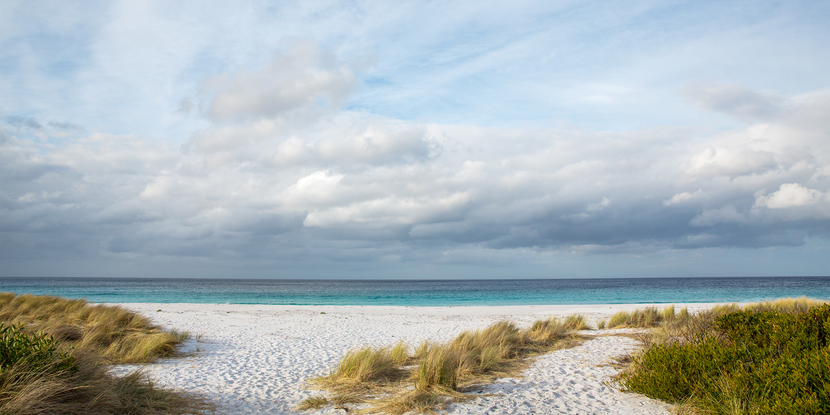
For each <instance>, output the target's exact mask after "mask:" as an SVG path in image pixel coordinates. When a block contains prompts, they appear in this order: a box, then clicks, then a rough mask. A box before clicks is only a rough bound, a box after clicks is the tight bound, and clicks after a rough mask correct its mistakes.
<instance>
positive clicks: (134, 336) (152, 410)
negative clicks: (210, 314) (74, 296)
mask: <svg viewBox="0 0 830 415" xmlns="http://www.w3.org/2000/svg"><path fill="white" fill-rule="evenodd" d="M108 330H109V332H108ZM183 338H184V336H183V335H182V334H179V333H165V332H163V331H162V330H160V329H159V328H157V327H155V326H152V325H151V324H150V322H149V320H146V319H144V318H143V317H141V316H139V315H137V314H134V313H131V312H129V311H126V310H123V309H121V308H118V307H104V306H91V305H89V304H86V303H85V302H84V301H82V300H66V299H61V298H58V297H48V296H33V295H22V296H16V295H14V294H7V293H4V294H0V413H2V414H89V413H95V414H125V413H129V414H183V413H202V412H205V411H209V410H211V409H212V408H213V406H212V405H210V404H209V403H207V401H206V400H205V399H204V398H202V397H200V396H196V395H193V394H186V393H181V392H174V391H169V390H165V389H161V388H157V387H155V386H154V385H153V384H152V382H150V381H149V379H148V378H147V377H146V376H144V375H143V374H142V373H141V372H133V373H131V374H129V375H127V376H122V377H117V376H113V375H111V374H110V373H109V366H110V364H111V363H112V362H113V361H118V362H124V361H141V362H146V361H148V360H150V359H152V358H153V357H158V356H164V355H169V354H170V353H171V352H172V351H173V350H174V349H175V347H176V345H178V344H179V343H180V342H181V341H182V340H183Z"/></svg>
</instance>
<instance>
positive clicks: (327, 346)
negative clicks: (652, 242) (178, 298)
mask: <svg viewBox="0 0 830 415" xmlns="http://www.w3.org/2000/svg"><path fill="white" fill-rule="evenodd" d="M123 306H125V307H127V308H128V309H130V310H134V311H138V312H141V313H143V314H144V315H146V316H148V317H150V318H152V319H153V320H154V321H155V322H157V323H158V324H161V325H163V326H164V327H168V328H177V329H179V330H186V331H189V332H190V333H192V334H193V335H194V337H196V338H194V339H192V340H190V341H188V342H187V344H186V345H185V347H184V349H183V351H184V352H185V353H188V354H189V356H187V357H184V358H174V359H167V360H164V361H161V362H159V363H155V364H150V365H144V366H141V368H142V369H144V370H145V371H146V372H147V373H148V374H150V375H151V377H152V378H153V379H154V380H155V381H156V382H157V383H158V384H160V385H163V386H168V387H173V388H179V389H182V390H186V391H193V392H199V393H202V394H205V395H207V396H209V397H210V398H211V399H212V400H213V401H214V402H215V403H216V404H217V405H218V407H219V410H218V412H219V413H227V414H237V413H270V414H288V413H295V411H293V410H292V408H293V407H294V405H296V404H297V403H298V402H299V401H300V400H302V399H304V398H306V397H308V396H311V395H315V394H319V392H318V391H315V390H313V389H310V388H309V387H308V385H307V384H306V383H305V381H306V380H307V379H309V378H310V377H313V376H316V375H319V374H323V373H327V372H328V370H329V369H330V368H331V367H332V366H333V365H334V364H335V363H336V362H337V361H338V360H339V358H340V357H341V356H342V355H343V354H344V353H345V352H346V351H348V350H349V349H351V348H354V347H358V346H364V345H375V346H385V345H391V344H393V343H395V342H397V341H398V340H401V339H403V340H404V341H406V342H409V343H412V344H417V343H420V342H421V341H423V340H425V339H430V340H448V339H450V338H453V337H454V336H456V335H457V334H458V333H460V332H462V331H465V330H471V329H478V328H483V327H485V326H487V325H489V324H491V323H493V322H496V321H499V320H504V319H508V320H511V321H514V322H516V323H517V324H519V325H529V324H530V323H532V322H533V321H535V320H538V319H540V318H543V317H548V316H565V315H567V314H571V313H581V314H583V315H584V316H586V317H587V318H588V320H589V321H591V322H593V321H595V320H597V319H600V318H606V317H608V316H610V315H611V314H612V313H614V312H616V311H619V310H622V309H634V308H638V307H640V308H641V307H643V306H642V305H591V306H586V305H579V306H509V307H385V306H364V307H361V306H276V305H222V304H123ZM690 306H691V307H690V309H699V308H707V307H710V306H711V305H709V304H694V305H690ZM612 332H614V331H612V330H603V331H593V332H592V334H598V333H612ZM636 347H637V345H636V342H635V341H633V340H631V339H630V338H627V337H619V336H610V337H608V336H600V337H596V338H593V339H592V340H589V341H587V342H586V343H584V344H583V345H581V346H579V347H576V348H573V349H568V350H560V351H556V352H553V353H550V354H548V355H544V356H540V357H537V358H535V360H534V362H533V364H532V366H531V367H530V368H529V369H528V370H527V371H526V372H525V373H524V376H523V377H522V378H508V379H502V380H500V381H498V382H496V383H494V384H491V385H488V386H485V387H482V389H481V393H482V394H484V395H486V396H482V397H479V398H477V399H475V400H472V401H470V402H466V403H463V404H456V405H453V406H451V407H449V408H448V410H447V412H448V413H451V414H467V413H487V414H496V413H504V414H667V413H668V406H666V405H664V404H662V403H660V402H658V401H654V400H651V399H649V398H646V397H644V396H642V395H636V394H630V393H623V392H620V391H619V390H617V389H616V388H615V387H614V386H613V385H610V384H609V383H608V381H609V379H610V376H611V375H612V374H614V373H615V370H614V369H613V368H612V367H609V366H607V365H605V363H607V362H608V361H610V360H611V359H612V358H613V357H615V356H619V355H622V354H625V353H627V352H629V351H631V350H634V349H635V348H636ZM135 368H136V366H121V367H117V368H115V369H114V370H115V371H116V372H117V373H125V372H127V371H130V370H134V369H135ZM312 413H320V414H322V413H343V411H342V410H341V411H338V410H335V409H324V410H321V411H317V412H312Z"/></svg>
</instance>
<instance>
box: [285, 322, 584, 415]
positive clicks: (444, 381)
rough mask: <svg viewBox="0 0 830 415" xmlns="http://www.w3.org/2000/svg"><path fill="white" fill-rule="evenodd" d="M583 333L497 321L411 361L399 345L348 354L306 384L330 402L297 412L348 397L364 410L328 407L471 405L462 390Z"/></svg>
mask: <svg viewBox="0 0 830 415" xmlns="http://www.w3.org/2000/svg"><path fill="white" fill-rule="evenodd" d="M585 327H587V325H586V324H585V320H584V318H582V316H576V315H575V316H570V317H569V318H568V319H566V321H565V322H562V321H560V320H558V319H553V318H551V319H547V320H539V321H537V322H535V323H534V324H533V325H532V326H531V327H530V328H528V329H525V330H520V329H519V328H517V327H516V326H515V325H514V324H513V323H511V322H507V321H502V322H498V323H495V324H493V325H491V326H489V327H487V328H485V329H482V330H475V331H466V332H463V333H461V334H459V335H458V336H457V337H456V338H455V339H454V340H452V341H449V342H445V343H430V342H426V341H425V342H423V343H421V344H420V345H419V346H418V347H416V348H415V350H414V352H415V353H414V355H412V356H409V355H408V351H409V347H408V346H407V345H405V344H403V343H398V344H396V345H395V346H393V347H392V348H391V349H390V348H379V349H373V348H368V347H367V348H362V349H358V350H353V351H350V352H349V353H347V354H346V355H345V356H344V357H343V358H342V359H341V360H340V362H339V363H338V365H337V367H336V368H335V369H334V370H332V372H331V373H330V374H329V375H328V376H324V377H320V378H316V379H313V380H312V382H314V383H316V384H317V385H319V386H320V387H322V388H323V389H325V390H327V391H329V392H330V393H331V394H333V395H334V397H333V398H329V399H326V403H323V401H322V400H321V399H318V398H316V397H315V398H309V399H307V400H306V401H303V402H301V404H300V405H298V407H297V409H299V410H303V409H312V408H317V407H319V406H317V405H322V406H325V405H331V404H333V401H334V400H335V399H337V398H338V397H343V396H351V397H352V400H353V401H354V403H361V404H365V405H363V406H362V407H360V408H347V407H346V404H345V403H344V402H340V403H339V404H337V403H334V405H335V406H340V407H343V408H347V409H348V410H349V411H357V412H367V413H387V414H403V413H406V412H412V411H415V412H421V413H423V412H428V413H429V412H434V411H435V410H437V409H441V408H443V407H444V406H446V405H447V404H448V403H450V402H458V401H463V400H466V399H471V395H468V394H465V393H464V390H467V389H468V388H471V387H472V386H474V385H479V384H482V383H486V382H489V381H492V380H493V379H496V378H499V377H504V376H511V375H516V374H518V373H519V372H520V371H521V370H523V369H524V368H526V367H527V361H526V358H527V357H530V356H534V355H538V354H541V353H546V352H549V351H551V350H555V349H558V348H562V347H573V346H575V345H577V344H579V342H581V340H582V339H581V338H579V337H576V336H572V335H569V334H568V331H569V330H581V329H584V328H585ZM407 364H408V365H409V366H405V365H407ZM362 367H366V368H371V369H366V370H365V373H371V375H366V376H363V377H360V376H358V375H356V374H357V373H361V370H360V369H359V368H362ZM324 399H325V398H324Z"/></svg>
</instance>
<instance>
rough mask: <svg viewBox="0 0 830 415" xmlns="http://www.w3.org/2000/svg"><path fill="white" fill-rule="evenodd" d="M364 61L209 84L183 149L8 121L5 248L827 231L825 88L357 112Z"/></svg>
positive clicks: (788, 236)
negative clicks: (538, 110)
mask: <svg viewBox="0 0 830 415" xmlns="http://www.w3.org/2000/svg"><path fill="white" fill-rule="evenodd" d="M357 71H358V69H355V68H353V67H350V66H349V65H348V64H343V63H337V62H332V60H331V59H329V58H327V57H326V56H325V54H324V53H322V52H320V51H319V50H318V48H317V47H316V46H314V45H313V44H300V45H297V46H295V47H294V49H292V50H291V51H289V52H288V53H286V54H282V55H278V56H275V57H274V58H273V60H272V61H271V62H269V63H267V64H265V65H263V66H262V67H260V68H259V69H257V70H252V71H239V72H237V73H225V74H221V75H218V76H214V77H210V78H207V79H206V80H205V81H204V83H203V86H202V94H201V96H200V97H196V98H194V99H195V100H197V101H198V105H196V107H198V108H199V111H201V114H202V116H204V117H205V118H206V119H208V120H210V124H209V126H208V127H207V128H204V129H201V130H198V131H196V132H194V133H193V134H192V135H191V136H190V138H189V140H188V141H187V142H186V143H185V144H184V145H183V146H175V145H172V144H170V143H165V142H159V141H156V140H151V139H145V138H141V137H136V136H130V135H112V134H101V133H91V134H90V133H86V132H85V130H84V129H83V127H81V126H76V125H74V124H71V123H61V122H50V123H43V122H40V121H38V120H35V119H33V118H30V119H19V118H6V120H5V124H4V125H3V127H2V134H3V140H2V144H0V158H2V160H3V161H4V168H3V170H2V173H0V174H2V177H1V178H0V180H1V181H2V183H4V189H3V192H2V193H0V197H2V199H0V209H2V232H3V235H4V237H3V250H2V252H3V253H2V255H3V256H4V261H17V260H21V259H31V260H34V259H38V258H42V257H43V256H44V255H46V256H54V257H59V258H64V259H66V258H71V257H108V256H109V257H118V256H129V257H132V258H136V257H148V258H153V257H166V258H170V257H190V258H210V259H212V260H222V259H228V260H245V259H249V260H262V259H267V260H270V261H274V260H277V261H278V260H280V259H283V260H286V261H289V260H290V261H295V260H297V259H298V258H305V260H314V259H315V258H316V259H317V260H324V261H331V262H338V261H341V262H342V261H346V262H354V261H368V262H383V261H392V262H395V263H407V262H412V263H418V264H476V263H479V262H480V261H481V260H482V259H481V258H482V256H484V257H486V256H491V255H497V254H496V253H498V252H523V253H525V254H526V253H528V252H529V253H531V254H532V255H538V256H544V255H548V254H556V253H570V254H571V255H574V254H576V255H586V254H588V255H590V254H609V253H615V252H617V253H631V252H637V253H638V254H649V253H655V252H664V251H671V250H690V249H701V248H735V247H742V248H747V247H751V248H764V247H779V246H800V245H803V244H804V243H805V241H807V240H809V239H810V238H820V239H827V238H828V237H830V226H829V224H830V158H828V157H830V140H828V139H827V135H826V131H828V130H830V92H828V91H826V90H819V91H814V92H812V93H809V94H803V95H798V96H793V97H787V98H784V97H774V98H770V97H769V96H768V95H766V94H764V93H759V92H754V91H751V90H748V89H747V88H745V87H741V86H734V85H704V86H690V87H689V88H687V90H686V91H685V93H686V94H688V95H690V96H692V97H693V99H694V100H695V102H698V103H702V105H705V106H707V107H708V108H710V109H712V110H716V111H721V112H723V113H724V114H726V115H728V116H733V117H736V118H739V119H740V120H742V121H744V122H747V124H746V125H744V126H741V127H738V128H734V129H731V130H728V131H721V132H716V133H698V132H695V131H694V130H684V129H676V128H664V129H660V128H657V129H648V130H635V131H626V132H603V131H584V130H579V129H570V130H566V129H557V128H496V127H477V126H470V125H442V124H435V123H429V122H413V121H405V120H399V119H391V118H388V117H383V116H379V115H375V114H371V113H367V112H361V111H351V110H346V109H343V107H342V105H343V103H344V102H345V101H346V100H347V96H348V94H349V92H350V91H351V90H352V89H353V88H354V83H355V79H356V77H357V76H359V74H358V73H357ZM773 107H774V109H773ZM750 120H751V122H750ZM464 252H466V254H464ZM471 252H472V253H473V254H472V255H471V254H470V253H471ZM476 253H477V254H476ZM521 258H524V254H523V255H522V256H521ZM518 259H519V258H517V260H518ZM500 261H504V258H501V259H500ZM509 262H510V261H509V260H507V261H506V263H509Z"/></svg>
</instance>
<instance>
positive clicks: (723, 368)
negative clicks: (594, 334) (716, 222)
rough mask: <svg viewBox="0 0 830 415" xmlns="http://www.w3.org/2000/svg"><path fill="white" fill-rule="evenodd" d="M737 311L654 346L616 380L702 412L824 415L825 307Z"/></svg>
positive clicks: (828, 363) (829, 374)
mask: <svg viewBox="0 0 830 415" xmlns="http://www.w3.org/2000/svg"><path fill="white" fill-rule="evenodd" d="M791 310H792V311H790V312H785V311H781V310H771V309H767V311H753V310H741V311H735V312H730V313H726V314H722V315H719V316H717V317H715V319H714V322H713V324H712V327H711V329H707V330H701V331H699V332H698V333H697V334H695V335H693V336H692V337H690V338H687V339H685V340H684V341H677V342H673V343H664V344H653V345H652V346H651V347H650V348H648V349H647V350H645V351H644V352H643V354H642V355H641V356H640V357H638V358H637V359H635V364H634V365H633V366H632V368H631V369H630V370H629V371H626V372H623V373H622V374H621V375H620V376H619V378H618V380H619V381H620V383H621V384H622V385H623V386H624V387H625V388H627V389H629V390H632V391H635V392H640V393H643V394H645V395H647V396H649V397H652V398H657V399H661V400H664V401H668V402H672V403H681V402H688V403H691V405H692V406H694V407H696V408H698V409H699V410H701V411H702V412H707V413H716V414H719V413H764V414H766V413H793V414H802V413H803V414H809V413H830V370H828V368H830V346H828V344H830V305H824V306H821V307H816V308H813V309H811V310H810V311H808V312H803V311H800V310H797V309H791Z"/></svg>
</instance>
